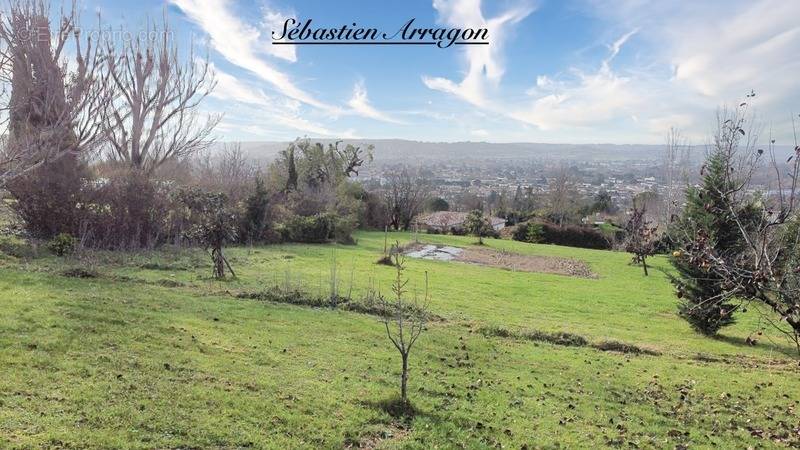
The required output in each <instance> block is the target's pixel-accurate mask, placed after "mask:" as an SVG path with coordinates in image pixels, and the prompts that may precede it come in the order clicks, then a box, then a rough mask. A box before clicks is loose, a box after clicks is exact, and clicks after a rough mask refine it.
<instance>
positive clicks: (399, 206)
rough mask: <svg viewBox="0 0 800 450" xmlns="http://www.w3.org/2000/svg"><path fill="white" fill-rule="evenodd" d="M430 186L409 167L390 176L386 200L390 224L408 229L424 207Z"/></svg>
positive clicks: (397, 228)
mask: <svg viewBox="0 0 800 450" xmlns="http://www.w3.org/2000/svg"><path fill="white" fill-rule="evenodd" d="M429 192H430V186H429V184H428V182H427V181H426V180H424V179H423V178H422V177H419V176H415V175H414V174H413V173H412V172H411V171H410V170H409V169H408V168H407V167H403V168H402V169H401V170H400V171H398V172H395V173H394V174H392V175H391V176H390V177H389V184H388V186H387V187H386V189H385V191H384V200H385V202H386V206H387V208H388V210H389V222H390V223H389V225H391V226H392V227H393V228H394V229H396V230H400V229H403V230H408V229H409V227H410V226H411V222H412V221H413V220H414V217H416V216H417V215H418V214H419V213H420V212H421V211H422V209H423V206H424V204H425V200H426V199H427V198H428V194H429Z"/></svg>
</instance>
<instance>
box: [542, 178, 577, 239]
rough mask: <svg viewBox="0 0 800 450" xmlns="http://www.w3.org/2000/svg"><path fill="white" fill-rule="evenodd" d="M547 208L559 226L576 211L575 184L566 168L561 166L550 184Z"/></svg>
mask: <svg viewBox="0 0 800 450" xmlns="http://www.w3.org/2000/svg"><path fill="white" fill-rule="evenodd" d="M547 189H548V192H547V207H548V209H549V211H550V216H551V218H552V220H553V221H554V222H555V223H556V224H557V225H558V226H559V227H562V226H564V222H565V221H566V220H567V219H568V218H569V216H570V214H571V213H572V212H573V210H574V209H575V199H576V197H577V193H576V192H575V183H574V180H573V179H572V177H571V176H570V174H569V171H568V170H567V168H566V167H565V166H560V167H559V168H558V171H557V172H556V174H555V176H554V177H553V178H552V179H551V180H550V183H549V184H548V187H547Z"/></svg>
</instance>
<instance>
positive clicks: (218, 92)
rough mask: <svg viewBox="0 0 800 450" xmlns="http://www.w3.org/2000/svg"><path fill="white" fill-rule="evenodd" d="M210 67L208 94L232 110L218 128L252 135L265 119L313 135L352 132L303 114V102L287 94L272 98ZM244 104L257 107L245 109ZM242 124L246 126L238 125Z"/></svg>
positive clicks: (337, 135)
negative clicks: (211, 85) (212, 80)
mask: <svg viewBox="0 0 800 450" xmlns="http://www.w3.org/2000/svg"><path fill="white" fill-rule="evenodd" d="M211 68H212V70H213V72H214V78H215V80H216V81H217V86H216V88H215V89H214V91H213V92H212V93H211V97H213V98H216V99H219V100H222V101H223V102H226V104H227V106H228V111H230V112H232V113H233V114H226V117H225V119H223V123H222V125H224V126H223V127H222V128H221V130H220V131H230V130H238V131H241V132H248V133H250V134H252V133H251V132H252V131H254V130H255V129H257V128H258V126H261V127H262V130H263V126H264V124H263V121H264V120H268V121H269V122H274V123H275V124H278V125H281V126H283V127H286V128H290V129H293V130H297V131H301V132H304V133H310V134H312V135H315V136H326V137H327V136H330V137H343V138H346V137H350V136H352V135H353V132H352V130H348V131H345V132H337V131H334V130H331V129H329V128H328V127H326V126H324V125H321V124H318V123H314V122H312V121H310V120H308V119H306V118H304V117H302V104H301V103H300V102H298V101H296V100H293V99H291V98H287V97H280V98H272V97H270V96H268V95H267V94H265V93H264V91H262V90H261V89H258V88H256V87H254V86H251V85H248V84H245V83H243V82H241V81H239V80H238V79H237V78H236V77H234V76H233V75H230V74H228V73H225V72H223V71H221V70H219V68H217V67H216V66H214V65H212V66H211ZM231 102H235V103H237V105H231V104H230V103H231ZM247 105H249V106H251V107H256V108H255V109H253V108H248V107H247ZM230 116H233V117H230ZM242 123H244V124H245V125H241V124H242ZM237 124H238V125H237Z"/></svg>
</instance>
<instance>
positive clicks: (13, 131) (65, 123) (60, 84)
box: [0, 0, 111, 186]
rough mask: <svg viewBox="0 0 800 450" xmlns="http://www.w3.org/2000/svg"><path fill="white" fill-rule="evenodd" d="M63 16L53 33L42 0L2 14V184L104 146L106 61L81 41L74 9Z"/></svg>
mask: <svg viewBox="0 0 800 450" xmlns="http://www.w3.org/2000/svg"><path fill="white" fill-rule="evenodd" d="M57 17H58V19H57V20H58V25H57V29H56V30H55V32H54V31H53V27H52V26H51V23H50V10H49V8H48V6H47V4H46V3H45V2H44V1H40V0H18V1H17V0H14V1H11V2H10V3H9V8H8V11H7V12H4V13H0V83H2V84H3V85H4V92H3V96H2V104H0V116H2V117H3V123H2V125H3V127H4V128H7V130H3V131H5V132H3V133H2V134H4V135H5V139H4V142H3V143H2V144H3V145H2V148H1V149H0V186H3V185H6V184H7V183H8V182H10V181H11V180H13V179H16V178H18V177H20V176H22V175H25V174H27V173H29V172H31V171H33V170H35V169H36V168H38V167H40V166H42V165H44V164H47V163H50V162H55V161H57V160H59V159H61V158H63V157H65V156H73V157H75V156H77V155H79V154H80V153H82V152H83V153H86V152H88V151H91V150H92V149H94V148H95V147H96V146H97V145H98V144H99V143H100V142H101V140H102V137H103V136H102V133H101V126H102V122H101V120H100V116H101V114H100V112H101V111H103V110H104V109H105V108H106V107H107V105H108V104H109V102H110V99H111V95H110V91H109V89H108V82H107V81H108V80H107V78H106V75H105V74H103V73H102V67H103V59H104V56H103V55H102V53H101V52H100V51H99V50H98V45H97V44H96V43H94V42H93V41H92V39H91V37H86V38H84V37H82V36H81V32H80V28H79V27H78V26H77V24H76V22H77V14H76V8H75V6H74V5H73V6H72V8H71V9H69V10H61V11H60V14H59V15H58V16H57ZM9 85H10V86H11V91H10V95H8V94H9V93H8V91H7V88H6V87H7V86H9Z"/></svg>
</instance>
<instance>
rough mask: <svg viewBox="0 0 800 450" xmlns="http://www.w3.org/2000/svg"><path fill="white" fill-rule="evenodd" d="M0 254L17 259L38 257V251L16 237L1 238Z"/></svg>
mask: <svg viewBox="0 0 800 450" xmlns="http://www.w3.org/2000/svg"><path fill="white" fill-rule="evenodd" d="M0 253H5V254H6V255H8V256H13V257H15V258H32V257H34V256H36V249H35V248H34V247H32V246H31V245H30V244H29V243H28V242H26V241H25V240H23V239H20V238H18V237H16V236H0Z"/></svg>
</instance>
